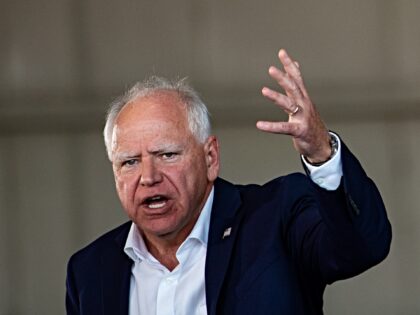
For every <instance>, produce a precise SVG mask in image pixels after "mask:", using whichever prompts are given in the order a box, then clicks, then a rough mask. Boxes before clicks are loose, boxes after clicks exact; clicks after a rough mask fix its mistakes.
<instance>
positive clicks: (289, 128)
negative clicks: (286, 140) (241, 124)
mask: <svg viewBox="0 0 420 315" xmlns="http://www.w3.org/2000/svg"><path fill="white" fill-rule="evenodd" d="M256 126H257V128H258V129H259V130H261V131H265V132H270V133H278V134H283V135H289V136H293V137H297V136H298V135H299V128H300V127H299V126H300V125H299V124H298V123H290V122H282V121H280V122H273V121H258V122H257V124H256Z"/></svg>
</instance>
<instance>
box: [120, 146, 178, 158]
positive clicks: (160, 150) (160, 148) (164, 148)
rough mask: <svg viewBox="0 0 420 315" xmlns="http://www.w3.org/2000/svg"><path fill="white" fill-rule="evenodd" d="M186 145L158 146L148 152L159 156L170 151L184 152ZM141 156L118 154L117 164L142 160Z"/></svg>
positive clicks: (128, 153) (129, 153) (125, 153)
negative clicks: (135, 159)
mask: <svg viewBox="0 0 420 315" xmlns="http://www.w3.org/2000/svg"><path fill="white" fill-rule="evenodd" d="M184 147H185V146H184V145H181V144H174V143H167V144H162V145H157V146H156V147H155V148H153V149H152V150H149V151H147V153H149V154H159V153H163V152H168V151H174V152H180V151H183V149H184ZM140 157H141V154H138V153H133V152H118V153H115V155H114V161H115V162H122V161H125V160H130V159H134V158H140Z"/></svg>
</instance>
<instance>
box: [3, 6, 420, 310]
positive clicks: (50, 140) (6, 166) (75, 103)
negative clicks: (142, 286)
mask: <svg viewBox="0 0 420 315" xmlns="http://www.w3.org/2000/svg"><path fill="white" fill-rule="evenodd" d="M419 16H420V2H419V1H414V0H399V1H397V0H388V1H380V0H371V1H365V0H347V1H333V0H324V1H303V0H294V1H291V0H284V1H280V0H277V1H274V0H260V1H251V0H242V1H237V0H230V1H208V0H178V1H162V0H154V1H146V0H138V1H134V0H120V1H110V0H106V1H105V0H101V1H100V0H54V1H52V0H38V1H29V0H26V1H25V0H14V1H11V0H10V1H7V0H3V1H1V2H0V249H1V252H0V314H1V315H20V314H25V315H26V314H40V315H48V314H54V315H55V314H64V313H65V311H64V294H65V287H64V282H65V268H66V262H67V259H68V257H69V256H70V255H71V254H72V253H73V252H74V251H76V250H77V249H79V248H81V247H82V246H84V245H85V244H87V243H88V242H90V241H92V240H93V239H95V238H96V237H97V236H99V235H100V234H101V233H103V232H104V231H106V230H108V229H110V228H112V227H114V226H116V225H118V224H120V223H122V222H124V221H125V220H126V218H125V215H124V213H123V211H122V210H121V207H120V206H119V202H118V200H117V197H116V194H115V192H114V186H113V185H114V183H113V177H112V173H111V167H110V164H109V162H108V161H107V159H106V155H105V150H104V145H103V143H102V138H101V131H102V127H103V118H104V113H105V110H106V107H107V104H108V103H109V102H110V101H111V100H112V99H113V98H114V97H115V96H117V95H119V94H120V93H121V92H123V90H124V89H125V88H126V87H128V86H130V85H131V84H132V83H134V82H135V81H136V80H141V79H143V78H145V77H147V76H149V75H151V74H157V75H163V76H169V77H176V76H180V77H184V76H188V77H189V78H190V81H191V82H192V84H193V85H194V86H195V87H196V88H197V89H198V90H199V91H200V92H201V94H202V97H203V98H204V100H205V101H206V102H207V103H208V106H209V108H210V111H211V112H212V114H213V115H212V118H213V122H214V127H215V128H214V133H215V134H216V135H218V136H219V138H220V141H221V145H222V176H223V177H225V178H227V179H229V180H232V181H236V182H241V183H247V182H257V183H263V182H264V181H267V180H269V179H271V178H273V177H275V176H277V175H279V174H284V173H288V172H293V171H302V170H301V166H300V162H299V157H298V156H297V154H296V152H295V151H294V150H293V148H292V146H291V143H290V139H288V138H287V137H283V136H274V135H269V134H263V133H260V132H258V131H257V130H256V129H255V127H254V125H255V121H256V120H258V119H285V118H286V117H285V115H284V114H283V113H282V112H281V111H278V110H277V109H276V108H275V106H273V105H272V104H270V103H269V102H268V101H266V100H264V98H263V97H262V96H261V95H260V89H261V87H262V86H263V85H268V86H271V87H273V86H275V85H274V84H273V83H272V82H271V81H270V80H269V78H268V75H267V68H268V66H269V65H270V64H277V51H278V49H279V48H280V47H285V48H287V49H288V51H289V52H290V53H291V54H292V55H293V56H294V57H295V58H296V59H298V60H299V62H300V64H301V68H302V71H303V72H304V75H305V78H306V82H307V85H308V88H309V91H310V93H311V95H312V98H313V100H314V101H315V102H316V103H317V104H318V108H319V110H320V112H321V114H322V116H323V117H324V119H325V121H326V122H327V125H328V126H329V128H330V129H333V130H335V131H337V132H338V133H339V134H340V135H341V136H342V138H343V139H344V141H345V142H346V143H347V144H348V145H349V146H350V147H351V148H352V150H353V152H354V153H355V154H356V155H357V156H358V157H359V159H360V160H361V161H362V163H363V165H364V166H365V169H366V170H367V172H368V173H369V175H370V176H371V177H372V178H373V179H374V180H375V181H376V183H377V185H378V186H379V188H380V190H381V192H382V194H383V197H384V200H385V203H386V205H387V208H388V212H389V217H390V220H391V222H392V224H393V232H394V238H393V244H392V249H391V253H390V255H389V257H388V259H387V260H386V261H385V262H384V263H382V264H381V265H379V266H377V267H375V268H373V269H371V270H369V271H368V272H366V273H365V274H363V275H361V276H359V277H356V278H354V279H351V280H348V281H343V282H339V283H336V284H334V285H332V286H331V287H329V288H328V289H327V292H326V296H325V313H326V314H341V315H346V314H358V315H363V314H365V315H372V314H381V315H395V314H403V315H410V314H420V271H419V269H420V245H419V240H420V228H419V226H420V209H419V206H418V200H417V199H418V198H419V196H420V185H419V180H418V178H419V177H420V162H419V156H420V146H419V141H418V137H419V135H420V124H419V121H420V89H419V83H420V33H419V29H420V19H419Z"/></svg>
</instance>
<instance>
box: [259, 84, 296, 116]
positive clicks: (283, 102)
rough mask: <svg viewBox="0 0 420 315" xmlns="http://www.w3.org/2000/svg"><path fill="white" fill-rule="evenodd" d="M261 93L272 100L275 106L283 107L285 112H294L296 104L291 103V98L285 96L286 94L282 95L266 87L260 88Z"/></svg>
mask: <svg viewBox="0 0 420 315" xmlns="http://www.w3.org/2000/svg"><path fill="white" fill-rule="evenodd" d="M261 93H262V95H263V96H264V97H266V98H268V99H269V100H270V101H272V102H274V104H276V105H277V106H279V107H280V108H281V109H283V110H284V111H285V112H286V113H287V114H289V115H290V114H291V113H294V112H295V111H296V109H297V108H298V107H297V104H295V103H293V102H292V100H291V99H290V98H289V97H287V96H286V95H283V94H281V93H278V92H276V91H274V90H271V89H269V88H267V87H263V89H262V90H261Z"/></svg>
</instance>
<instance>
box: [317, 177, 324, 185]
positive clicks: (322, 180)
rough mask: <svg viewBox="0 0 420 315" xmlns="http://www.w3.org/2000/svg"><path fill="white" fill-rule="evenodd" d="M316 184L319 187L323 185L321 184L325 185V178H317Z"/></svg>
mask: <svg viewBox="0 0 420 315" xmlns="http://www.w3.org/2000/svg"><path fill="white" fill-rule="evenodd" d="M315 182H316V183H317V184H318V185H321V184H323V183H324V178H322V177H321V178H317V179H316V180H315Z"/></svg>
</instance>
